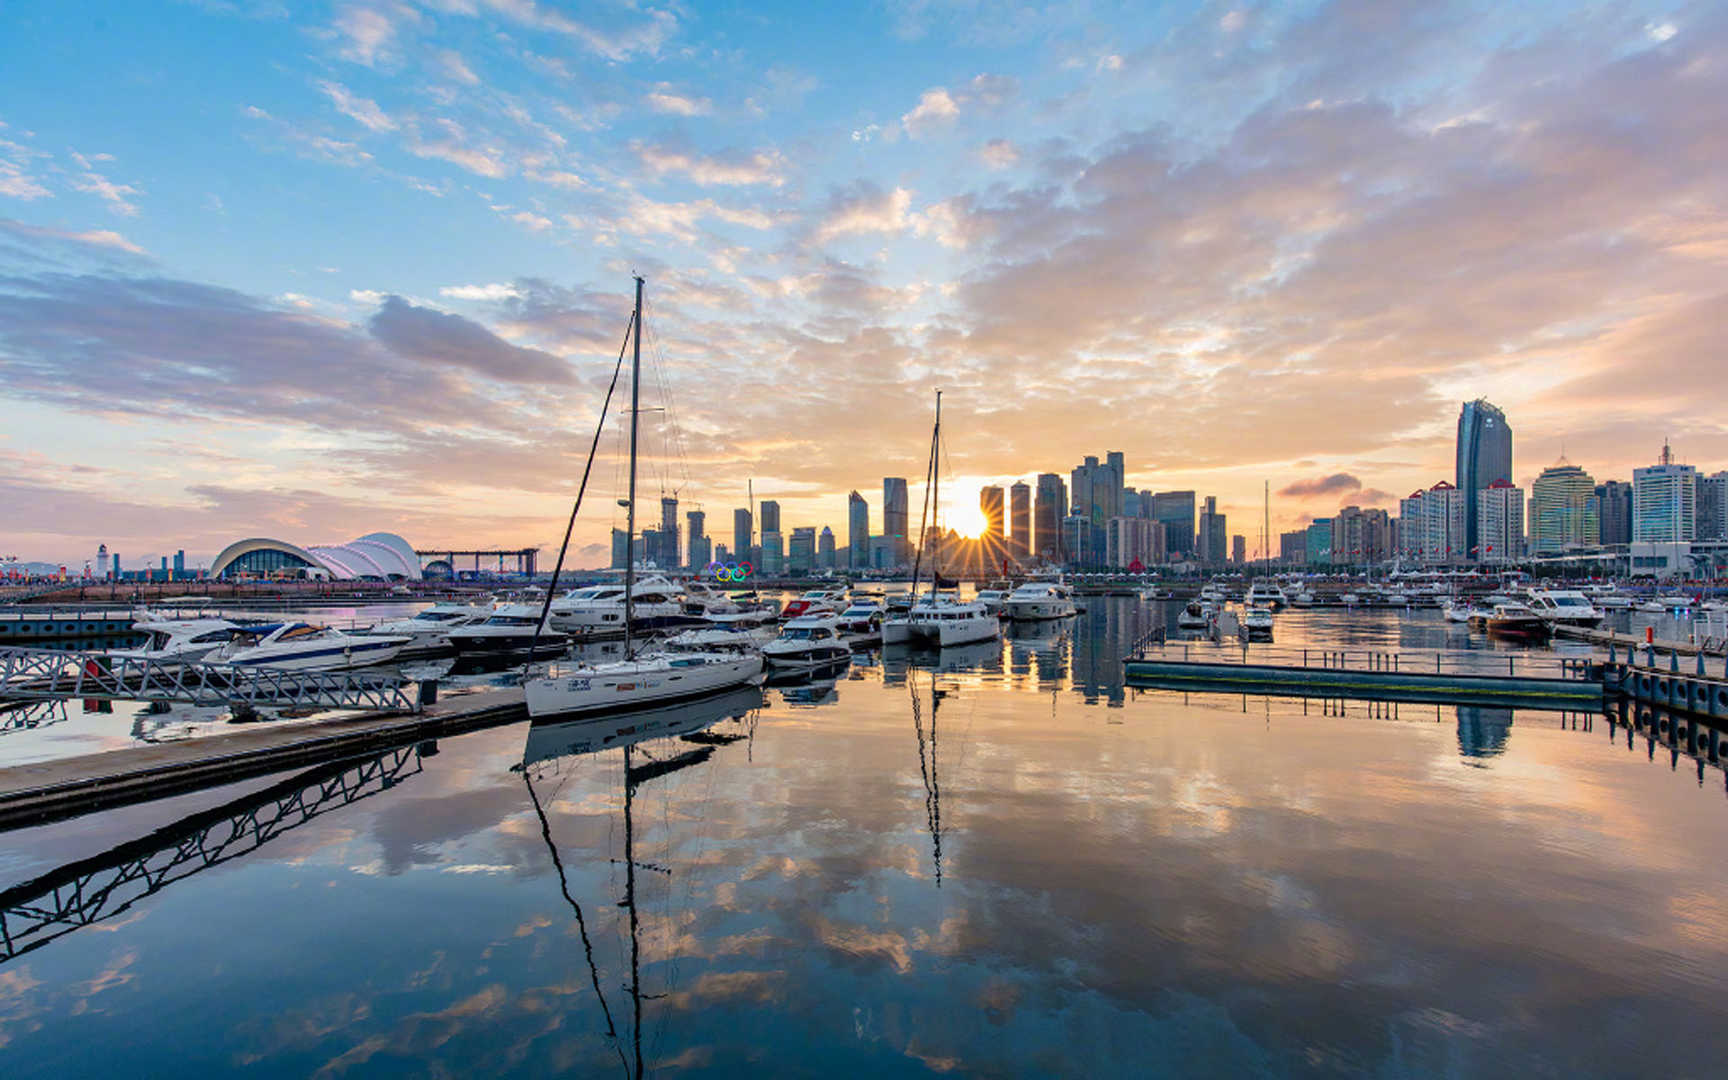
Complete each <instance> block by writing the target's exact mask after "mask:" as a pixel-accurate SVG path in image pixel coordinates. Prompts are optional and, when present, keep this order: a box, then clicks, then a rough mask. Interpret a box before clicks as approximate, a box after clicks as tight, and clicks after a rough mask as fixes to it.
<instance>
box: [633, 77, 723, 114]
mask: <svg viewBox="0 0 1728 1080" xmlns="http://www.w3.org/2000/svg"><path fill="white" fill-rule="evenodd" d="M642 100H643V101H645V102H647V103H648V107H649V108H650V109H653V110H654V111H655V112H657V113H665V114H666V115H668V116H707V115H708V114H709V113H711V112H713V111H714V103H713V102H712V101H710V100H708V99H707V98H704V97H692V96H690V95H688V94H682V93H679V92H678V91H676V90H674V89H673V88H672V86H671V84H669V83H661V84H660V85H659V86H657V87H655V88H654V89H653V90H650V91H649V92H648V93H646V94H644V95H643V96H642Z"/></svg>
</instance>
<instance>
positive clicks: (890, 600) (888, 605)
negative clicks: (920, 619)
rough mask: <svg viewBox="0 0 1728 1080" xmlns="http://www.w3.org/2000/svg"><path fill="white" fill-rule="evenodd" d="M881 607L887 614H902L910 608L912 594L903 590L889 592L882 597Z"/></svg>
mask: <svg viewBox="0 0 1728 1080" xmlns="http://www.w3.org/2000/svg"><path fill="white" fill-rule="evenodd" d="M882 607H883V608H884V609H885V610H886V611H887V613H888V614H889V615H904V614H906V613H907V612H908V611H911V610H912V594H911V593H910V592H908V591H905V590H901V591H899V592H891V593H889V594H888V595H886V596H884V597H883V598H882Z"/></svg>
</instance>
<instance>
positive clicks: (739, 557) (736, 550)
mask: <svg viewBox="0 0 1728 1080" xmlns="http://www.w3.org/2000/svg"><path fill="white" fill-rule="evenodd" d="M754 533H755V529H754V528H753V527H752V522H751V518H750V511H749V510H746V509H745V508H743V507H739V508H738V509H736V510H734V511H732V558H733V559H734V560H736V561H738V562H745V561H747V560H748V559H749V558H750V545H751V543H752V537H753V535H754Z"/></svg>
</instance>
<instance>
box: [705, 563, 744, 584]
mask: <svg viewBox="0 0 1728 1080" xmlns="http://www.w3.org/2000/svg"><path fill="white" fill-rule="evenodd" d="M755 570H756V568H755V567H754V566H751V565H750V564H749V563H747V562H741V563H736V562H733V563H723V562H711V563H709V564H708V572H709V573H710V574H713V575H714V580H715V581H719V582H727V581H732V582H739V581H743V580H744V579H745V578H747V577H749V576H750V575H751V574H752V573H754V572H755Z"/></svg>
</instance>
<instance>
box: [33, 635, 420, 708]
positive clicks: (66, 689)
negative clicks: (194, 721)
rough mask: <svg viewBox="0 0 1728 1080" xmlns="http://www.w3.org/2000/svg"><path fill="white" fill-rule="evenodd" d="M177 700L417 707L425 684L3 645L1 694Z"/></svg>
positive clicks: (371, 674)
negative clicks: (422, 685)
mask: <svg viewBox="0 0 1728 1080" xmlns="http://www.w3.org/2000/svg"><path fill="white" fill-rule="evenodd" d="M65 698H81V699H85V700H104V699H106V700H110V701H179V702H186V703H189V704H192V705H204V706H211V707H221V706H235V705H246V706H259V705H265V706H281V707H286V708H322V709H359V710H364V711H367V712H391V713H403V712H418V711H419V709H420V695H419V688H418V686H417V685H416V684H413V683H409V682H405V681H404V680H403V679H402V678H400V677H399V676H396V675H392V674H385V673H383V672H376V671H282V670H280V669H275V668H266V667H250V666H248V667H236V666H233V665H230V664H183V663H169V662H164V661H160V660H150V659H144V658H141V657H135V656H110V655H108V654H106V653H82V652H59V651H56V650H52V649H17V648H0V700H12V701H52V700H56V699H65Z"/></svg>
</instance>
